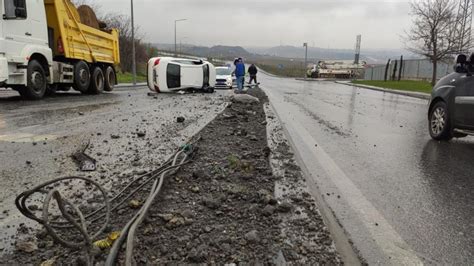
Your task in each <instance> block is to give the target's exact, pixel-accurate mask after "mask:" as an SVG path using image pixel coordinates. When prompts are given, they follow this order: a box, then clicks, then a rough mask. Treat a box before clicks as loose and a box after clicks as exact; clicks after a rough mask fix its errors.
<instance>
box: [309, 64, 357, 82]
mask: <svg viewBox="0 0 474 266" xmlns="http://www.w3.org/2000/svg"><path fill="white" fill-rule="evenodd" d="M365 65H366V63H365V62H361V63H359V64H355V63H354V61H351V60H325V61H319V62H318V64H317V65H314V66H313V67H312V68H311V69H310V70H308V77H311V78H337V79H350V78H357V77H360V76H361V75H363V74H364V70H365Z"/></svg>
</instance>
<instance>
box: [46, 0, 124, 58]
mask: <svg viewBox="0 0 474 266" xmlns="http://www.w3.org/2000/svg"><path fill="white" fill-rule="evenodd" d="M44 3H45V8H46V16H47V20H48V30H49V31H50V33H51V31H52V34H50V36H52V37H50V38H52V39H51V40H50V42H52V44H53V54H54V56H55V57H64V58H67V59H79V60H84V61H86V62H88V63H107V64H113V65H117V64H119V63H120V52H119V35H118V31H117V30H115V29H112V30H111V31H110V33H109V32H104V31H101V30H98V29H95V28H92V27H89V26H87V25H84V24H81V20H80V17H79V13H78V12H77V9H76V7H75V6H74V5H73V4H72V3H71V2H70V1H69V0H44Z"/></svg>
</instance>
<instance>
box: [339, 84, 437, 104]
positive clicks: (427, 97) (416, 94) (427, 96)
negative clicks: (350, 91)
mask: <svg viewBox="0 0 474 266" xmlns="http://www.w3.org/2000/svg"><path fill="white" fill-rule="evenodd" d="M335 82H336V83H337V84H342V85H347V86H352V87H358V88H362V89H367V90H374V91H381V92H387V93H392V94H398V95H403V96H408V97H413V98H418V99H423V100H430V99H431V95H430V94H428V93H422V92H410V91H401V90H392V89H385V88H380V87H375V86H369V85H361V84H353V83H351V82H350V81H335Z"/></svg>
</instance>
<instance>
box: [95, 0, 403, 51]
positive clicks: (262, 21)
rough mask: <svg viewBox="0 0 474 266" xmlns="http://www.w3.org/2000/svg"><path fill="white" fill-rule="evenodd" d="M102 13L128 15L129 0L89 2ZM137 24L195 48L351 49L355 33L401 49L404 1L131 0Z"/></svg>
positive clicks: (367, 44)
mask: <svg viewBox="0 0 474 266" xmlns="http://www.w3.org/2000/svg"><path fill="white" fill-rule="evenodd" d="M91 1H95V2H99V3H100V5H102V8H103V10H104V11H112V12H117V13H124V14H126V13H130V0H101V1H99V0H91ZM134 3H135V16H136V24H137V25H139V27H140V32H141V33H142V34H143V35H144V36H145V39H146V40H147V41H149V42H154V43H173V42H174V20H175V19H181V18H186V19H188V21H185V22H179V23H178V42H179V39H181V38H184V37H186V38H184V40H183V43H191V44H195V45H207V46H209V45H216V44H223V45H240V46H278V45H280V43H281V44H283V45H295V46H300V45H302V43H303V42H305V41H306V42H308V43H309V45H310V46H317V47H322V48H328V47H329V48H348V49H353V48H354V45H355V39H356V35H357V34H362V46H363V48H382V49H389V48H390V49H397V48H404V45H403V43H402V42H401V40H400V36H401V35H403V33H404V30H406V29H409V27H410V25H411V18H410V16H409V14H408V13H409V11H410V9H409V1H408V0H405V1H402V0H371V1H367V0H134Z"/></svg>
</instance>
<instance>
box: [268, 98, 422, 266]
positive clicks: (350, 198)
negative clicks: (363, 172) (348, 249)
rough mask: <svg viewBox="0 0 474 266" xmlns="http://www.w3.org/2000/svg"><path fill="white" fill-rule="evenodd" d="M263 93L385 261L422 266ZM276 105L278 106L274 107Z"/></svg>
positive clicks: (333, 164) (306, 160) (297, 124)
mask: <svg viewBox="0 0 474 266" xmlns="http://www.w3.org/2000/svg"><path fill="white" fill-rule="evenodd" d="M265 91H266V93H267V95H268V96H269V97H270V99H271V100H272V102H273V104H275V110H276V111H277V113H278V115H279V117H280V119H281V120H282V124H283V125H284V126H285V128H286V129H287V131H288V132H289V134H290V137H291V138H292V139H293V141H294V143H295V145H296V146H297V148H298V150H300V151H301V150H307V151H309V153H310V155H311V156H310V157H311V158H308V157H306V158H305V157H302V158H303V161H304V163H305V164H306V165H307V166H308V169H311V168H312V167H310V166H311V165H313V166H314V162H315V161H317V162H318V164H319V166H320V167H321V168H322V169H323V170H324V171H325V172H326V174H327V176H328V177H329V178H330V180H331V181H332V182H333V183H334V185H336V187H337V188H338V189H339V191H340V192H341V194H342V196H343V197H344V198H345V200H346V202H347V204H348V205H349V206H350V208H352V209H353V210H354V211H356V213H357V215H358V216H359V218H360V219H361V220H362V222H363V224H364V225H365V226H366V228H367V230H368V231H369V232H370V234H371V237H372V238H373V239H374V241H375V242H376V244H377V246H379V247H380V249H381V250H382V252H383V253H384V256H385V257H386V258H387V261H390V262H392V263H393V264H396V265H423V262H422V261H421V260H420V259H419V258H418V256H417V255H416V254H415V252H414V251H413V250H412V249H411V248H410V247H409V246H408V244H407V243H406V242H405V241H404V240H403V239H402V238H401V236H400V235H399V234H398V233H397V232H396V231H395V229H394V228H393V227H392V226H391V225H390V223H389V222H388V221H387V220H386V219H385V218H384V217H383V215H382V214H381V213H380V212H379V211H378V210H377V209H376V208H375V207H374V206H373V205H372V204H371V203H370V202H369V201H368V200H367V199H366V198H365V196H364V195H363V193H362V192H361V191H360V190H359V189H358V188H357V186H356V185H355V184H354V183H353V182H352V181H351V179H350V178H348V177H347V175H346V174H345V173H344V172H343V171H342V169H341V168H339V166H338V165H337V164H336V162H334V160H333V159H332V158H331V157H330V156H329V155H328V154H327V153H326V152H325V151H324V149H323V148H322V147H321V145H319V143H317V142H316V140H314V138H313V137H312V136H311V134H310V133H309V132H308V130H307V129H306V128H305V127H304V126H303V125H301V123H300V122H298V121H297V120H295V118H294V117H291V116H290V114H289V113H288V111H285V108H278V107H283V104H284V102H283V101H281V100H279V99H277V98H276V97H275V96H274V95H273V93H272V92H270V90H265ZM278 104H279V105H280V106H278ZM315 147H317V148H315ZM305 154H307V153H305ZM311 176H312V178H313V179H314V181H315V182H316V183H319V180H317V178H316V177H315V176H314V175H313V174H311ZM376 223H377V225H376Z"/></svg>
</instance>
